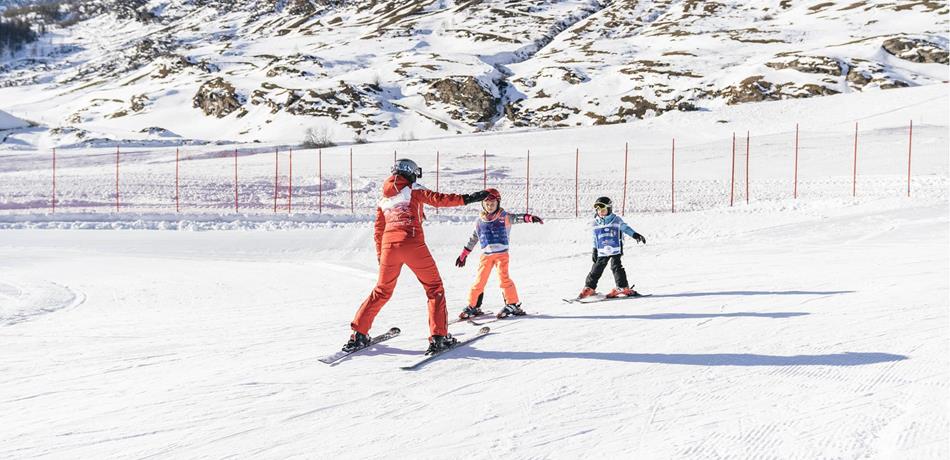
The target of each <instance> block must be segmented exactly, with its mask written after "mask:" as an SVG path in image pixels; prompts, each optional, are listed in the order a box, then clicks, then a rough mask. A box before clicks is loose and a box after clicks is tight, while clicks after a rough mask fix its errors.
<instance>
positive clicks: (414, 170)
mask: <svg viewBox="0 0 950 460" xmlns="http://www.w3.org/2000/svg"><path fill="white" fill-rule="evenodd" d="M391 172H392V175H391V176H390V177H389V178H388V179H386V180H385V181H384V182H383V198H381V199H380V200H379V203H378V207H377V208H376V232H375V235H374V239H375V241H376V259H377V260H378V261H379V279H378V281H377V282H376V287H375V288H373V292H372V293H370V295H369V297H367V298H366V300H365V301H364V302H363V304H362V305H361V306H360V308H359V310H358V311H357V312H356V317H355V318H353V322H352V323H350V327H351V328H352V329H353V333H352V335H350V340H349V341H348V342H347V343H346V345H344V346H343V351H352V350H358V349H360V348H364V347H366V346H368V345H369V344H370V341H371V338H370V336H369V330H370V328H371V327H372V326H373V319H374V318H375V317H376V314H377V313H379V310H380V309H382V308H383V305H386V302H388V301H389V298H390V297H391V296H392V293H393V289H395V288H396V280H397V279H398V278H399V272H400V271H401V270H402V266H403V265H408V266H409V269H411V270H412V272H413V273H414V274H415V275H416V278H418V279H419V282H420V283H422V285H423V287H425V290H426V297H428V298H429V330H430V332H431V334H432V335H431V336H430V337H429V350H428V351H427V352H426V353H430V352H434V351H439V350H441V349H444V348H448V347H451V346H452V345H453V344H454V343H455V342H457V340H456V339H455V338H454V337H452V336H451V335H449V333H448V330H447V324H446V323H447V320H446V316H447V314H446V310H445V290H444V289H443V287H442V278H441V277H440V276H439V268H438V267H437V266H436V264H435V260H433V259H432V254H430V253H429V248H428V246H426V242H425V235H424V234H423V233H422V221H423V220H425V213H423V211H422V205H423V204H427V205H429V206H437V207H448V206H464V205H467V204H469V203H474V202H476V201H482V200H484V199H485V197H487V196H488V192H486V191H484V190H482V191H479V192H475V193H472V194H469V195H455V194H448V193H438V192H433V191H431V190H428V189H426V188H425V187H423V186H422V185H420V184H419V183H417V182H416V179H417V178H419V177H422V168H420V167H419V166H418V165H416V163H415V162H414V161H412V160H409V159H401V160H397V161H396V163H395V164H394V165H393V167H392V169H391Z"/></svg>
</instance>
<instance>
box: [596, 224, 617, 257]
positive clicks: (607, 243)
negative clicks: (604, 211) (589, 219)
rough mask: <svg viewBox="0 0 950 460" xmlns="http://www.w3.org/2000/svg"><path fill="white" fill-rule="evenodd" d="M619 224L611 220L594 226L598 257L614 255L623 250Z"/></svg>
mask: <svg viewBox="0 0 950 460" xmlns="http://www.w3.org/2000/svg"><path fill="white" fill-rule="evenodd" d="M622 238H623V235H622V234H621V232H620V224H619V223H615V222H611V223H609V224H604V225H595V226H594V241H595V242H596V244H597V255H598V256H600V257H608V256H615V255H617V254H620V253H622V252H623V246H622V243H621V239H622Z"/></svg>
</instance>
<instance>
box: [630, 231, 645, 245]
mask: <svg viewBox="0 0 950 460" xmlns="http://www.w3.org/2000/svg"><path fill="white" fill-rule="evenodd" d="M633 239H634V240H636V241H637V242H638V243H642V244H647V239H646V238H645V237H644V236H643V235H641V234H639V233H634V234H633Z"/></svg>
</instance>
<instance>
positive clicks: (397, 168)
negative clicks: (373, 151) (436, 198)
mask: <svg viewBox="0 0 950 460" xmlns="http://www.w3.org/2000/svg"><path fill="white" fill-rule="evenodd" d="M390 172H392V173H393V174H398V175H400V176H402V177H405V178H406V179H409V182H415V181H416V179H417V178H420V177H422V168H420V167H419V165H417V164H416V162H415V161H412V160H410V159H408V158H400V159H398V160H396V163H394V164H393V167H392V169H390Z"/></svg>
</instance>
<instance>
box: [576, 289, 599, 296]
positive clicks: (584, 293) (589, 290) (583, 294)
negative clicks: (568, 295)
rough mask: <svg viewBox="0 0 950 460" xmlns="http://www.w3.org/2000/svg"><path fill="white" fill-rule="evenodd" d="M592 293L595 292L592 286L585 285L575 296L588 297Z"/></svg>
mask: <svg viewBox="0 0 950 460" xmlns="http://www.w3.org/2000/svg"><path fill="white" fill-rule="evenodd" d="M594 294H596V292H594V289H593V288H589V287H585V288H584V290H582V291H581V293H580V294H578V295H577V298H578V299H583V298H585V297H590V296H592V295H594Z"/></svg>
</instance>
